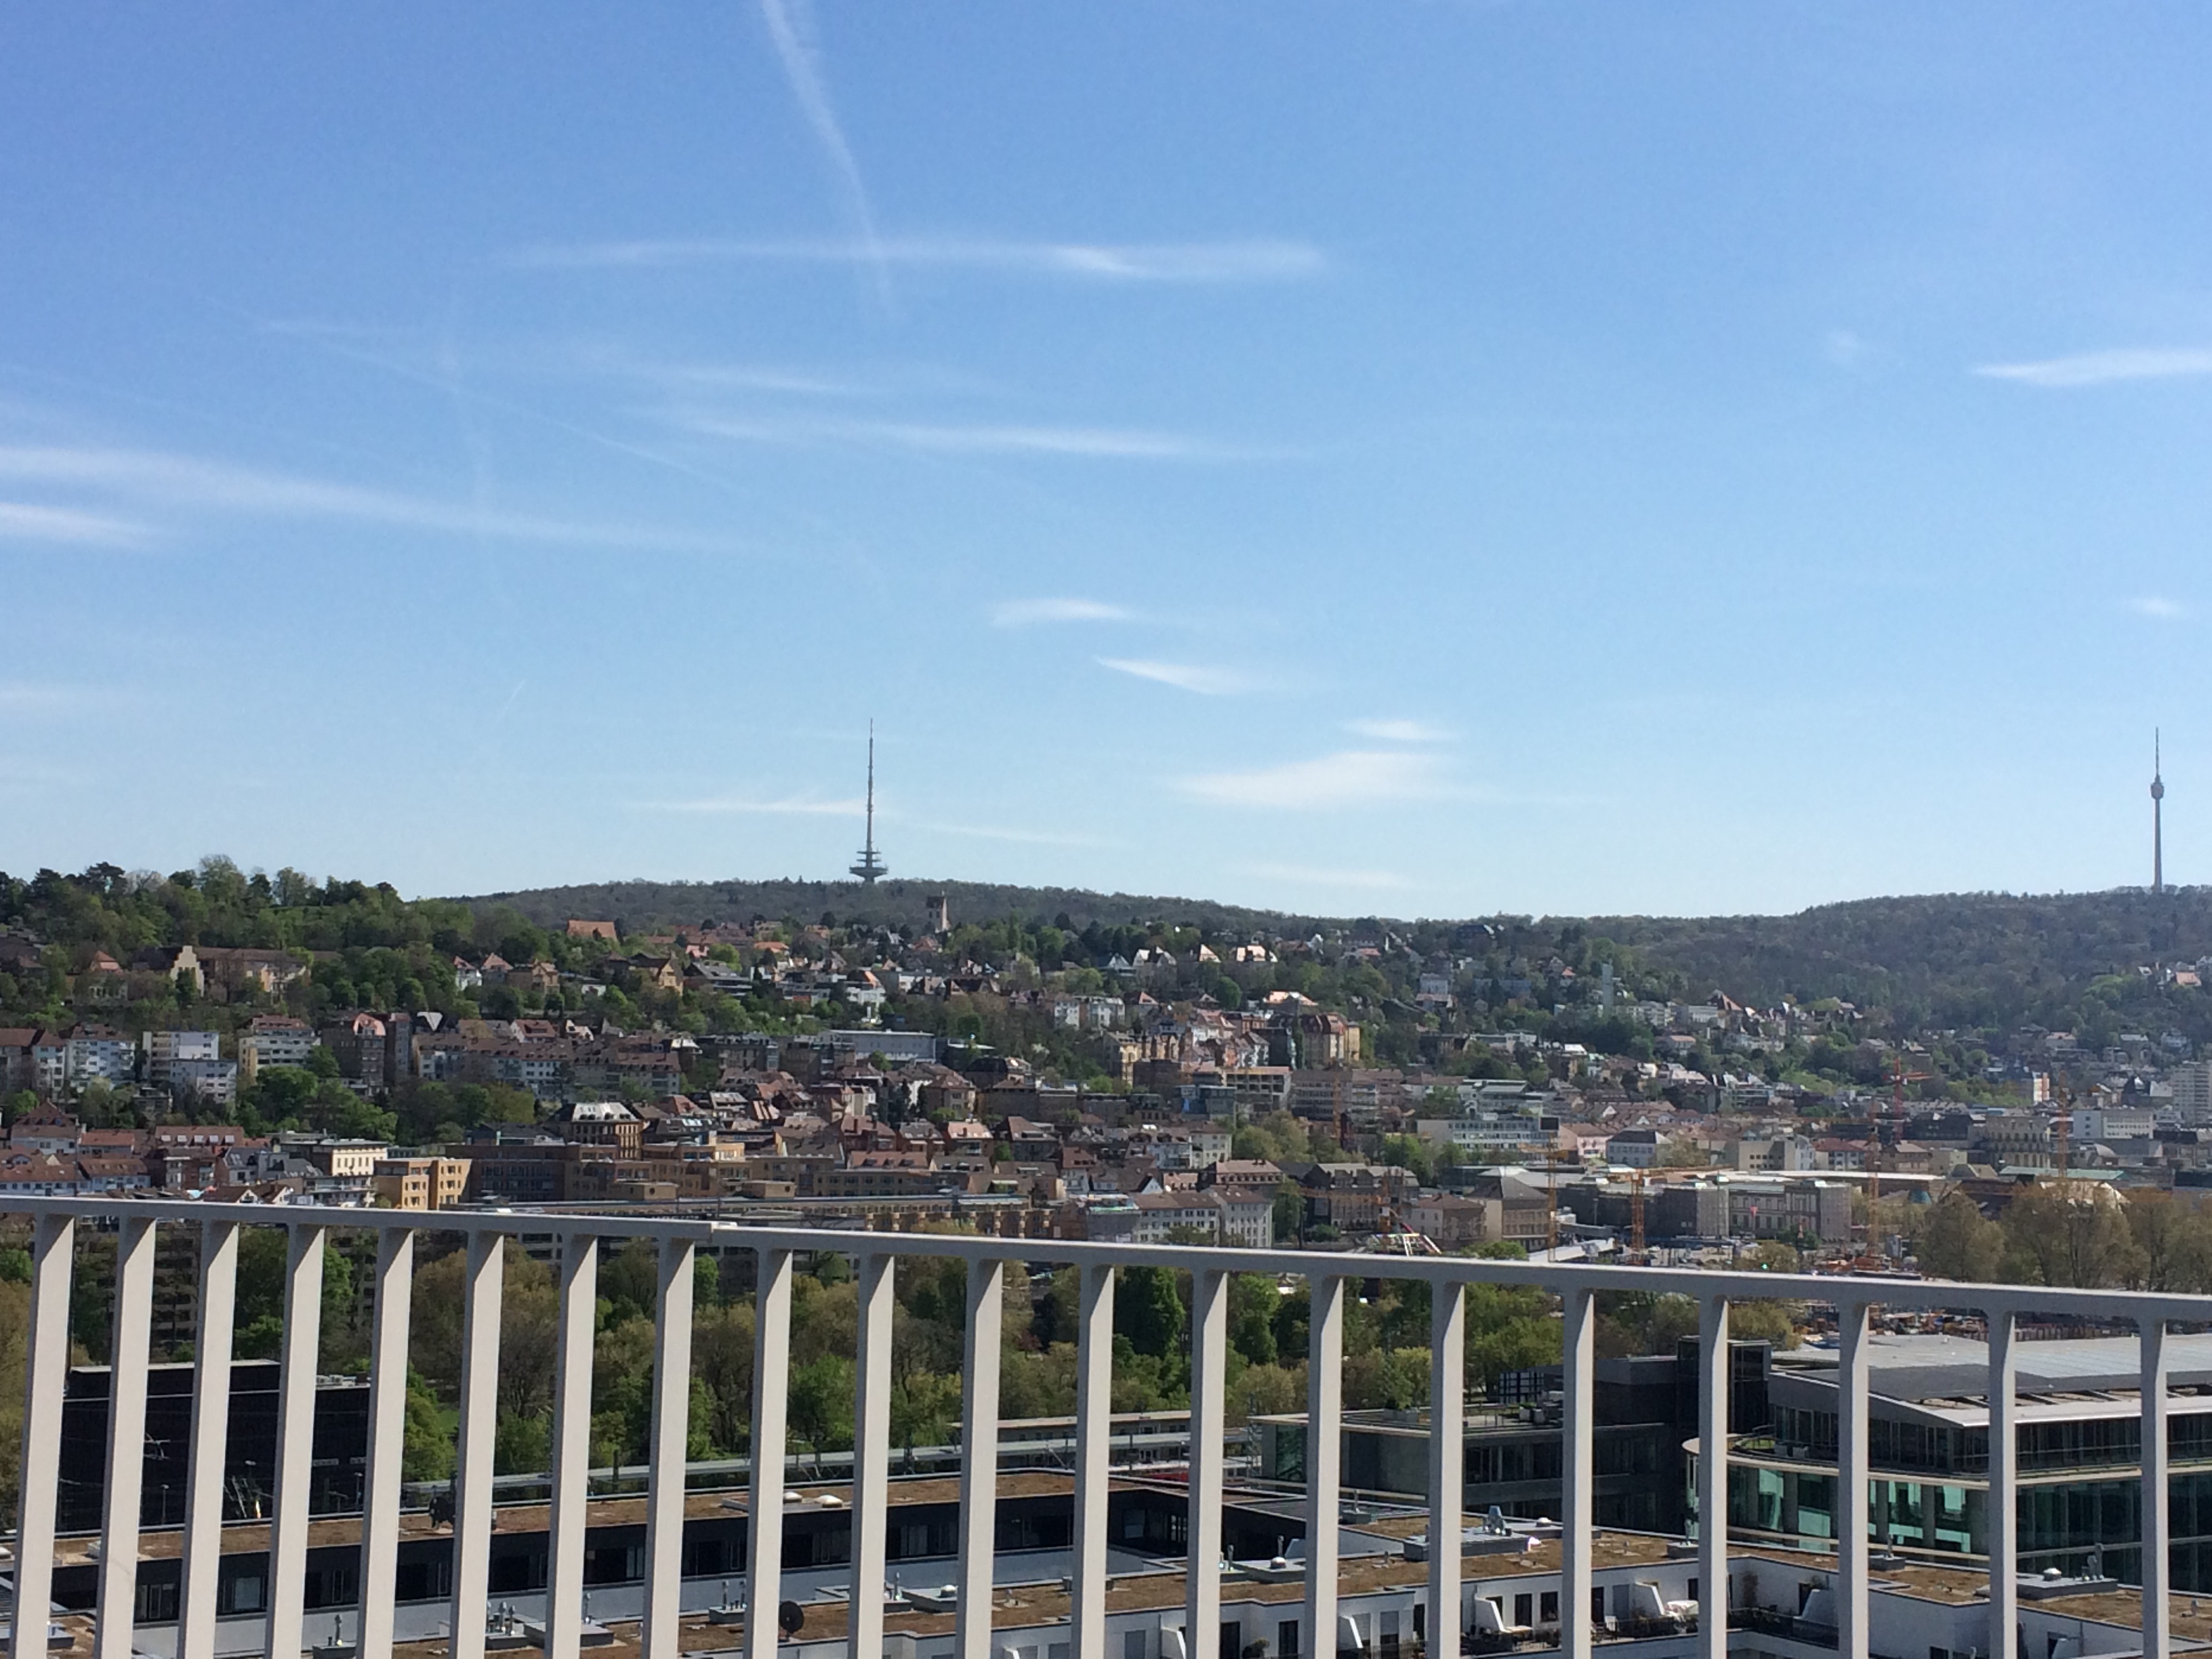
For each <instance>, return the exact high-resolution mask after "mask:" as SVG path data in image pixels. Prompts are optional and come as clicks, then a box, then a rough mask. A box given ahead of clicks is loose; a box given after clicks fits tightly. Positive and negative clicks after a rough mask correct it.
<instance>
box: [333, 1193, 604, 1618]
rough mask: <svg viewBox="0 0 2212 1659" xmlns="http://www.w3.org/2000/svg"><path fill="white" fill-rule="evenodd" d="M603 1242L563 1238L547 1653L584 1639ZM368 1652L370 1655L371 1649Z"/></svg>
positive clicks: (588, 1237)
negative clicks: (586, 1537) (595, 1350)
mask: <svg viewBox="0 0 2212 1659" xmlns="http://www.w3.org/2000/svg"><path fill="white" fill-rule="evenodd" d="M598 1321H599V1240H598V1239H597V1238H594V1237H592V1236H591V1235H590V1234H588V1233H571V1234H569V1235H568V1236H567V1237H564V1238H563V1239H562V1241H561V1334H560V1336H559V1338H558V1339H557V1346H556V1348H555V1351H554V1362H553V1363H554V1376H553V1502H552V1514H551V1517H550V1535H549V1537H548V1539H547V1541H546V1563H545V1568H546V1571H545V1659H576V1656H577V1655H578V1654H579V1653H580V1652H581V1651H582V1650H583V1644H584V1529H585V1527H586V1524H587V1523H588V1521H589V1509H588V1504H589V1503H590V1500H591V1490H590V1488H591V1478H592V1476H591V1470H592V1335H593V1334H594V1332H595V1330H596V1328H597V1326H598ZM363 1659H368V1656H366V1655H364V1656H363Z"/></svg>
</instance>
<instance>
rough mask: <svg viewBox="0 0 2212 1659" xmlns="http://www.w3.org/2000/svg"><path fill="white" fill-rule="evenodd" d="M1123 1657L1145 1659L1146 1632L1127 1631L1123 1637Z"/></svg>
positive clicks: (1122, 1658) (1124, 1658) (1125, 1658)
mask: <svg viewBox="0 0 2212 1659" xmlns="http://www.w3.org/2000/svg"><path fill="white" fill-rule="evenodd" d="M1121 1659H1145V1632H1142V1631H1141V1630H1133V1631H1127V1632H1123V1633H1122V1637H1121Z"/></svg>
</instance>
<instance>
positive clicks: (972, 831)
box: [876, 809, 1115, 847]
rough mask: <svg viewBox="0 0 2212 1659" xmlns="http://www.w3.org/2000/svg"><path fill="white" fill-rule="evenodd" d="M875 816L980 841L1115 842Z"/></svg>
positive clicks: (1000, 826) (932, 832)
mask: <svg viewBox="0 0 2212 1659" xmlns="http://www.w3.org/2000/svg"><path fill="white" fill-rule="evenodd" d="M876 816H877V817H879V818H889V819H890V821H892V822H895V823H902V824H904V825H906V826H907V827H908V828H909V829H916V830H920V831H921V832H923V833H924V834H929V835H939V836H973V837H974V838H975V839H976V840H979V841H1004V842H1017V843H1018V844H1020V845H1022V846H1025V847H1111V846H1113V845H1114V844H1115V843H1114V842H1109V841H1106V840H1103V839H1102V838H1101V837H1099V836H1082V835H1074V834H1069V833H1064V832H1061V831H1060V830H1054V829H1010V828H1008V827H1006V826H1005V825H1003V824H991V825H985V824H977V823H934V822H932V821H930V820H928V819H925V818H901V817H896V815H895V814H888V813H885V812H884V811H882V810H881V809H878V811H877V813H876Z"/></svg>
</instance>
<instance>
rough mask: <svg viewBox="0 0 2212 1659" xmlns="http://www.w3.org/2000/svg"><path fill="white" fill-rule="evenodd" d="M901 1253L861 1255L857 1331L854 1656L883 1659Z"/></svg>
mask: <svg viewBox="0 0 2212 1659" xmlns="http://www.w3.org/2000/svg"><path fill="white" fill-rule="evenodd" d="M897 1260H898V1258H897V1257H896V1256H893V1255H889V1254H887V1253H885V1252H884V1251H881V1250H870V1251H867V1252H866V1253H865V1254H863V1255H861V1257H860V1274H859V1277H858V1282H857V1284H856V1285H855V1286H854V1288H855V1289H856V1290H857V1291H859V1293H860V1296H859V1300H860V1331H859V1334H858V1339H857V1342H856V1345H855V1346H854V1351H853V1358H854V1365H853V1600H852V1603H851V1605H852V1613H850V1615H849V1617H848V1627H849V1628H850V1630H851V1632H852V1636H851V1647H850V1653H851V1659H883V1651H884V1540H885V1537H886V1534H887V1532H888V1522H889V1516H888V1515H887V1514H886V1511H887V1510H889V1509H890V1501H891V1495H890V1455H891V1316H892V1312H893V1310H894V1308H895V1306H896V1304H895V1303H894V1301H893V1299H892V1298H893V1296H894V1294H895V1276H896V1273H897V1265H896V1264H897Z"/></svg>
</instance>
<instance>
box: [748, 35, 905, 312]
mask: <svg viewBox="0 0 2212 1659" xmlns="http://www.w3.org/2000/svg"><path fill="white" fill-rule="evenodd" d="M761 17H762V19H763V21H765V22H766V23H767V25H768V34H769V40H770V41H771V42H772V43H773V44H774V45H775V55H776V59H777V61H778V62H779V63H781V64H782V65H783V77H784V79H785V80H786V81H787V82H790V85H791V95H792V96H793V98H794V99H796V100H798V103H799V112H800V113H801V114H803V115H804V116H805V118H806V125H808V126H810V127H811V128H813V129H814V137H815V138H816V140H817V142H818V143H820V144H821V146H822V153H823V155H824V156H826V157H827V158H828V160H829V167H830V171H831V172H833V173H835V174H836V177H837V182H838V185H839V187H840V188H841V190H842V191H843V194H844V197H845V207H846V210H847V211H848V213H849V214H850V215H851V216H852V219H853V227H854V231H855V232H856V233H857V234H858V236H859V239H860V240H859V247H860V252H861V258H862V260H863V261H864V263H865V264H866V265H867V267H868V269H869V270H870V272H871V274H872V276H874V279H875V284H876V293H877V297H878V299H880V300H883V301H885V302H886V303H888V302H889V301H890V265H889V264H887V263H886V262H885V260H884V252H883V246H882V242H881V239H880V238H878V236H877V234H876V216H875V213H874V211H873V210H872V209H871V208H870V206H869V204H868V191H867V186H866V185H864V184H863V183H862V182H861V180H860V163H859V162H858V161H855V160H854V157H853V147H852V146H851V145H850V144H848V143H846V142H845V130H844V128H843V127H842V126H841V125H839V124H838V121H837V112H836V107H835V106H833V105H832V104H831V103H830V101H829V82H828V81H827V80H826V79H825V78H824V77H823V73H822V54H821V52H820V51H819V50H818V49H817V47H816V46H815V44H814V41H813V40H812V39H811V36H812V33H813V29H812V21H813V20H812V17H811V14H810V13H809V11H808V9H807V4H806V0H761Z"/></svg>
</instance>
